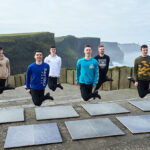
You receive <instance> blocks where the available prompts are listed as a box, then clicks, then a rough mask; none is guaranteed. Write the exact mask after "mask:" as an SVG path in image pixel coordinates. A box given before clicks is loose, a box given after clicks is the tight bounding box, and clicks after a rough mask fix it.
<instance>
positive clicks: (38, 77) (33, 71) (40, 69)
mask: <svg viewBox="0 0 150 150" xmlns="http://www.w3.org/2000/svg"><path fill="white" fill-rule="evenodd" d="M34 58H35V62H34V63H32V64H31V65H29V66H28V69H27V73H26V90H27V93H29V94H31V96H32V100H33V103H34V104H35V105H37V106H40V105H41V104H42V102H43V101H44V100H46V99H51V100H53V97H51V96H50V93H47V94H46V95H45V96H44V92H45V88H46V85H47V82H48V75H49V65H48V64H46V63H44V62H42V58H43V54H42V51H40V50H37V51H35V55H34Z"/></svg>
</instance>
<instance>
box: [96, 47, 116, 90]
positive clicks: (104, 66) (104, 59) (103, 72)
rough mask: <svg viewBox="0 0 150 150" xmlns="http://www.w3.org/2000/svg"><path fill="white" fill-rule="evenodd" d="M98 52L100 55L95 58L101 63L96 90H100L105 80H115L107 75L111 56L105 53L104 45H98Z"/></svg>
mask: <svg viewBox="0 0 150 150" xmlns="http://www.w3.org/2000/svg"><path fill="white" fill-rule="evenodd" d="M98 52H99V55H97V56H95V59H96V60H97V61H98V63H99V81H98V84H97V85H96V90H98V89H99V88H100V87H101V85H102V84H103V83H104V82H106V81H113V80H112V79H111V78H108V77H107V72H108V68H109V62H110V58H109V56H108V55H105V54H104V45H99V46H98Z"/></svg>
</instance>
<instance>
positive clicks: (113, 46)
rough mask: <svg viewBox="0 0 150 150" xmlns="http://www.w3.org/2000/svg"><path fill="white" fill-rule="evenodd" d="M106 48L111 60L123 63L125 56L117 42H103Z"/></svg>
mask: <svg viewBox="0 0 150 150" xmlns="http://www.w3.org/2000/svg"><path fill="white" fill-rule="evenodd" d="M101 44H102V45H104V47H105V53H106V54H107V55H109V56H110V60H111V62H112V61H115V62H119V63H122V62H123V57H124V54H123V52H122V51H121V49H120V48H119V46H118V43H117V42H101Z"/></svg>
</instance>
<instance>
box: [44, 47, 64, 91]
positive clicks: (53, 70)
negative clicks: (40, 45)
mask: <svg viewBox="0 0 150 150" xmlns="http://www.w3.org/2000/svg"><path fill="white" fill-rule="evenodd" d="M44 62H45V63H47V64H49V66H50V71H49V79H48V87H49V88H50V89H51V90H52V91H55V90H56V88H57V87H58V88H60V89H63V87H62V85H61V84H60V83H57V79H58V78H59V76H60V70H61V58H60V57H59V56H57V55H56V47H55V46H51V48H50V55H48V56H47V57H45V59H44Z"/></svg>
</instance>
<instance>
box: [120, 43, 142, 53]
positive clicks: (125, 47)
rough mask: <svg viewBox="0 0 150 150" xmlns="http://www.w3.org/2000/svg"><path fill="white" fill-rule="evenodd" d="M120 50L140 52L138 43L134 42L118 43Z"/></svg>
mask: <svg viewBox="0 0 150 150" xmlns="http://www.w3.org/2000/svg"><path fill="white" fill-rule="evenodd" d="M118 46H119V47H120V49H121V51H122V52H123V53H134V52H140V45H138V44H135V43H129V44H118Z"/></svg>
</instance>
